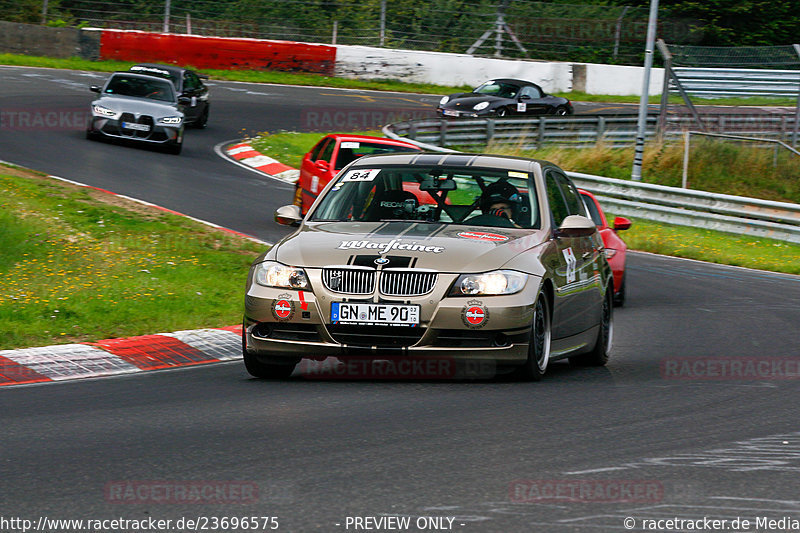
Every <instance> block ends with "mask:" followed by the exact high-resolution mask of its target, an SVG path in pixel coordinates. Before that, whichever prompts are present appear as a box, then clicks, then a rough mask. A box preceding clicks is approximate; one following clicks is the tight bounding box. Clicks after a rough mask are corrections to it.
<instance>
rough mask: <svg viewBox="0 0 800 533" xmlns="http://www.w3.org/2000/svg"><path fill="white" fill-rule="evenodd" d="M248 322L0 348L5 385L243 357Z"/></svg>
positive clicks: (0, 380)
mask: <svg viewBox="0 0 800 533" xmlns="http://www.w3.org/2000/svg"><path fill="white" fill-rule="evenodd" d="M241 336H242V327H241V326H230V327H225V328H218V329H192V330H185V331H176V332H173V333H159V334H156V335H142V336H138V337H129V338H125V339H105V340H101V341H96V342H87V343H81V344H62V345H56V346H45V347H41V348H23V349H20V350H0V386H4V385H22V384H26V383H43V382H49V381H64V380H71V379H80V378H96V377H103V376H113V375H117V374H130V373H135V372H146V371H150V370H162V369H167V368H177V367H183V366H190V365H202V364H208V363H218V362H220V361H231V360H235V359H241V357H242V340H241Z"/></svg>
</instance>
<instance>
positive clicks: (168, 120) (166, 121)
mask: <svg viewBox="0 0 800 533" xmlns="http://www.w3.org/2000/svg"><path fill="white" fill-rule="evenodd" d="M182 120H183V119H182V118H181V117H161V118H160V119H158V123H159V124H180V123H181V121H182Z"/></svg>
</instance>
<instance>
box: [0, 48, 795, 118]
mask: <svg viewBox="0 0 800 533" xmlns="http://www.w3.org/2000/svg"><path fill="white" fill-rule="evenodd" d="M0 64H2V65H16V66H28V67H47V68H60V69H70V70H92V71H99V72H114V71H115V70H128V68H130V66H131V65H133V64H134V63H128V62H124V61H89V60H86V59H80V58H77V57H73V58H69V59H56V58H52V57H38V56H26V55H19V54H0ZM187 66H190V65H187ZM200 70H202V72H203V73H205V74H208V75H209V76H210V77H211V78H212V79H215V80H228V81H247V82H253V83H276V84H283V85H315V86H324V87H339V88H344V89H371V90H376V91H396V92H406V93H425V94H443V95H444V94H452V93H457V92H468V91H470V90H471V89H472V87H471V86H468V85H461V86H445V85H432V84H428V83H404V82H400V81H396V80H354V79H349V78H337V77H333V76H322V75H319V74H301V73H294V72H277V71H271V70H214V69H211V70H206V69H200ZM531 81H536V80H531ZM555 94H557V95H558V96H563V97H565V98H569V99H570V100H572V101H575V102H608V103H628V104H635V103H639V97H638V96H636V95H622V96H619V95H598V94H587V93H582V92H578V91H575V92H559V93H555ZM649 101H650V103H652V104H657V103H659V102H660V101H661V97H660V96H651V97H650V99H649ZM669 101H670V103H672V104H682V103H683V100H682V99H681V98H680V97H678V96H675V95H673V96H670V100H669ZM692 102H693V103H695V104H697V105H704V104H705V105H728V106H792V107H793V106H795V105H796V104H797V102H796V101H795V100H793V99H791V98H763V97H755V98H715V99H709V98H696V99H693V100H692Z"/></svg>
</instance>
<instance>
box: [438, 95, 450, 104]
mask: <svg viewBox="0 0 800 533" xmlns="http://www.w3.org/2000/svg"><path fill="white" fill-rule="evenodd" d="M449 101H450V97H449V96H442V99H441V100H439V105H444V104H446V103H447V102H449Z"/></svg>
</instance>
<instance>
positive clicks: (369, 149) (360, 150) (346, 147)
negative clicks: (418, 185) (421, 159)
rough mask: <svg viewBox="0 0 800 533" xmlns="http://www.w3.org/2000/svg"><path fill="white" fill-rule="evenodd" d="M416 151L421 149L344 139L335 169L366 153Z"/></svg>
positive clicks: (340, 168) (341, 167)
mask: <svg viewBox="0 0 800 533" xmlns="http://www.w3.org/2000/svg"><path fill="white" fill-rule="evenodd" d="M415 151H420V150H419V148H413V147H411V146H396V145H392V144H380V143H372V142H364V141H342V143H341V144H340V145H339V154H338V155H337V156H336V163H335V165H334V170H342V169H343V168H344V167H346V166H347V165H349V164H350V163H352V162H353V161H355V160H356V159H358V158H359V157H364V156H365V155H373V154H390V153H397V152H415Z"/></svg>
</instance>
